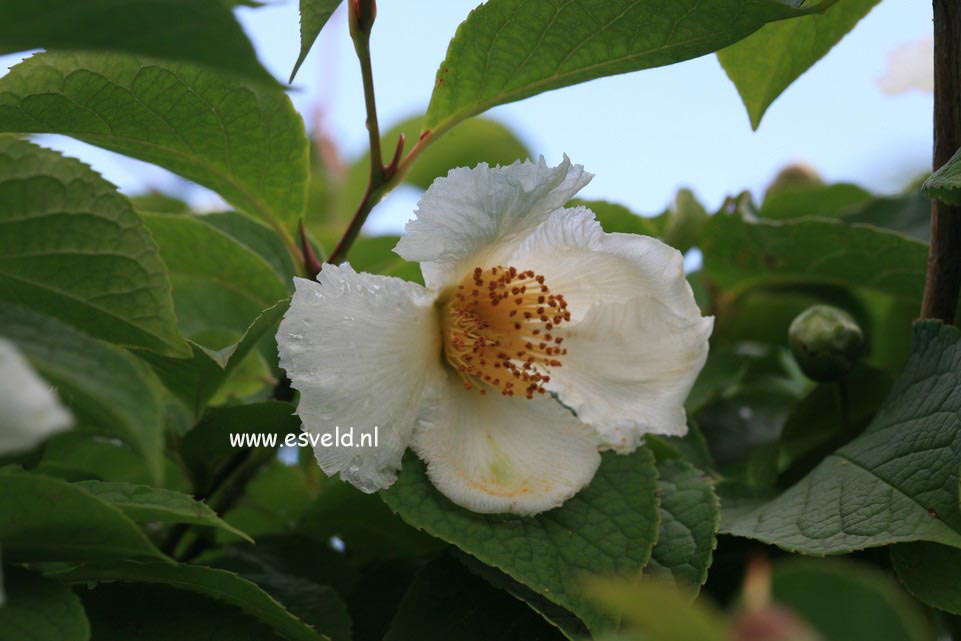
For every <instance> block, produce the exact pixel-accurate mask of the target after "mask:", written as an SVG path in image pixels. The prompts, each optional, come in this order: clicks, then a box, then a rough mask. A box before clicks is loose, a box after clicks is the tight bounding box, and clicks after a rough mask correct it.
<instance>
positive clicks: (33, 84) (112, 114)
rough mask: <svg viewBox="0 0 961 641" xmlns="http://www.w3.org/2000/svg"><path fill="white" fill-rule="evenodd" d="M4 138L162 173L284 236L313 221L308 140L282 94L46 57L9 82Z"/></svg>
mask: <svg viewBox="0 0 961 641" xmlns="http://www.w3.org/2000/svg"><path fill="white" fill-rule="evenodd" d="M0 130H2V131H9V132H16V133H55V134H65V135H68V136H72V137H74V138H77V139H79V140H82V141H84V142H88V143H90V144H93V145H97V146H100V147H103V148H105V149H109V150H111V151H116V152H119V153H122V154H126V155H128V156H133V157H134V158H138V159H140V160H145V161H147V162H152V163H155V164H157V165H160V166H161V167H164V168H165V169H169V170H170V171H173V172H174V173H178V174H180V175H182V176H184V177H185V178H189V179H190V180H193V181H195V182H197V183H199V184H201V185H204V186H205V187H209V188H210V189H213V190H214V191H216V192H218V193H219V194H220V195H221V196H223V197H224V198H225V199H227V200H228V201H229V202H231V203H232V204H234V205H235V206H236V207H238V208H239V209H242V210H244V211H246V212H247V213H249V214H251V215H254V216H257V217H260V218H262V219H264V220H266V221H268V222H270V223H271V224H273V225H275V226H277V227H280V226H281V223H285V224H287V225H288V226H290V225H293V224H294V223H295V222H296V221H297V220H298V219H299V218H300V216H301V215H302V214H303V210H304V204H305V202H306V185H307V162H308V161H307V147H308V142H307V136H306V134H305V133H304V123H303V120H301V118H300V116H298V115H297V113H296V112H295V111H294V108H293V106H292V105H291V103H290V99H289V98H288V97H287V96H286V95H284V93H283V92H282V91H280V90H279V89H276V88H264V87H261V86H252V85H249V84H246V83H243V82H240V81H236V80H231V79H228V78H225V77H223V76H222V75H219V74H216V73H212V72H208V71H204V70H203V69H200V68H196V67H191V66H188V65H177V64H171V63H164V62H160V61H157V60H154V59H139V58H133V57H130V56H123V55H111V54H74V53H42V54H38V55H35V56H33V57H32V58H30V59H28V60H25V61H24V62H21V63H20V64H19V65H17V66H15V67H13V68H12V69H11V70H10V72H9V73H8V74H7V75H6V76H4V77H3V78H2V79H0Z"/></svg>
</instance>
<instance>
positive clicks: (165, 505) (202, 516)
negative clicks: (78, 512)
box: [75, 481, 253, 543]
mask: <svg viewBox="0 0 961 641" xmlns="http://www.w3.org/2000/svg"><path fill="white" fill-rule="evenodd" d="M75 485H78V486H79V487H82V488H83V489H85V490H86V491H88V492H90V493H91V494H93V495H94V496H96V497H97V498H98V499H100V500H101V501H103V502H104V503H109V504H110V505H112V506H114V507H115V508H117V509H119V510H120V511H121V512H123V513H124V514H126V515H127V518H129V519H131V520H133V521H137V522H149V521H158V522H161V523H191V524H194V525H207V526H210V527H215V528H219V529H221V530H224V531H226V532H230V533H231V534H235V535H237V536H239V537H241V538H243V539H247V540H248V541H250V542H251V543H253V539H251V538H250V537H249V536H247V535H246V534H244V533H243V532H241V531H240V530H238V529H237V528H235V527H232V526H230V525H229V524H227V523H226V522H224V521H223V520H222V519H221V518H220V517H219V516H217V513H216V512H214V511H213V510H211V509H210V508H209V507H207V504H206V503H202V502H200V501H196V500H194V498H193V497H192V496H188V495H187V494H183V493H182V492H174V491H172V490H164V489H161V488H158V487H150V486H148V485H134V484H133V483H117V482H106V481H81V482H79V483H76V484H75Z"/></svg>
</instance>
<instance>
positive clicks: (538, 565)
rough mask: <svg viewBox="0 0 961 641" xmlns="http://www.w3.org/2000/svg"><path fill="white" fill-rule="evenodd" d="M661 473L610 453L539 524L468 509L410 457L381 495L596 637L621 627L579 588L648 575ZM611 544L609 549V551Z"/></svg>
mask: <svg viewBox="0 0 961 641" xmlns="http://www.w3.org/2000/svg"><path fill="white" fill-rule="evenodd" d="M656 477H657V474H656V470H655V468H654V461H653V457H652V456H651V453H650V452H649V451H648V450H647V449H645V448H641V449H639V450H637V451H636V452H635V453H634V454H631V455H629V456H618V455H616V454H613V453H610V452H609V453H606V454H605V455H604V456H603V460H602V463H601V467H600V468H599V470H598V471H597V474H596V475H595V476H594V479H593V480H592V481H591V484H590V485H589V486H588V487H586V488H584V489H583V490H581V491H580V492H579V493H578V494H576V495H575V496H574V497H573V498H571V499H569V500H568V501H567V502H566V503H565V504H564V505H563V506H561V507H559V508H557V509H554V510H550V511H548V512H545V513H543V514H540V515H538V516H536V517H532V518H517V517H511V516H508V515H490V514H478V513H475V512H470V511H468V510H465V509H463V508H460V507H458V506H456V505H454V504H453V503H451V502H450V501H449V500H448V499H447V498H446V497H444V496H443V495H442V494H441V493H440V492H439V491H438V490H437V489H435V488H434V486H433V485H432V484H431V482H430V481H429V480H428V478H427V475H426V471H425V466H424V464H423V463H422V462H421V461H420V460H419V459H417V458H415V457H412V456H408V457H406V459H405V462H404V467H403V470H402V471H401V474H400V476H399V478H398V479H397V482H396V483H394V485H393V486H392V487H390V488H389V489H387V490H385V491H383V492H382V493H381V496H382V497H383V499H384V501H386V502H387V505H389V506H390V508H391V509H392V510H394V511H395V512H396V513H397V514H399V515H400V516H401V517H402V518H403V519H404V520H405V521H407V522H408V523H410V524H411V525H413V526H414V527H416V528H419V529H423V530H424V531H425V532H427V533H428V534H430V535H432V536H435V537H437V538H440V539H442V540H444V541H447V542H449V543H453V544H454V545H456V546H457V547H459V548H460V549H461V550H463V551H464V552H467V553H468V554H470V555H472V556H474V557H476V558H477V559H479V560H480V561H482V562H483V563H486V564H487V565H491V566H494V567H496V568H498V569H500V570H502V571H503V572H505V573H506V574H508V575H509V576H511V577H512V578H513V579H515V580H516V581H518V582H520V583H522V584H523V585H525V586H527V587H528V588H530V589H532V590H534V591H535V592H537V593H538V594H542V595H543V596H544V597H546V598H547V599H550V600H551V601H553V602H554V603H556V604H558V605H560V606H562V607H564V608H566V609H568V610H570V611H571V612H573V613H574V614H576V615H577V616H578V617H579V618H580V619H581V620H582V621H584V623H585V624H586V625H587V627H588V629H590V630H591V632H592V633H595V634H596V633H597V632H599V631H601V630H604V629H609V628H610V627H611V626H612V625H614V624H615V623H616V620H612V619H611V618H610V617H608V616H606V615H604V614H602V613H600V612H598V611H597V610H596V609H594V607H593V606H591V605H590V604H589V603H588V602H587V601H586V600H585V599H584V597H583V596H582V595H581V594H580V592H579V591H578V589H577V586H576V583H575V582H576V581H577V580H578V579H579V576H580V575H581V574H584V573H594V574H597V573H620V574H626V575H633V576H634V577H638V578H639V576H640V572H641V569H642V568H643V567H644V565H646V563H647V561H648V560H649V559H650V555H651V549H652V548H653V546H654V540H655V539H656V538H657V526H658V514H657V501H656V499H655V496H654V494H655V486H656ZM601 543H603V545H601Z"/></svg>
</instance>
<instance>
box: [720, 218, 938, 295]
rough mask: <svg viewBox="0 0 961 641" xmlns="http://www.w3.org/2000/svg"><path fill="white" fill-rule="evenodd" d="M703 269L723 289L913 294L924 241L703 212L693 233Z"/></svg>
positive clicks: (837, 225) (858, 228)
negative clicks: (702, 225) (834, 288)
mask: <svg viewBox="0 0 961 641" xmlns="http://www.w3.org/2000/svg"><path fill="white" fill-rule="evenodd" d="M701 249H702V250H703V252H704V270H705V273H706V275H707V277H709V278H710V279H711V281H712V282H713V283H714V284H715V285H717V286H719V287H720V288H721V289H722V290H724V292H725V293H727V294H729V295H731V296H736V295H738V294H741V293H743V292H745V291H747V290H749V289H751V288H754V287H771V286H778V285H800V284H804V285H809V284H810V285H838V286H843V287H860V288H865V289H869V290H874V291H877V292H880V293H884V294H888V295H890V296H893V297H895V298H897V299H900V300H904V301H908V302H912V303H914V302H918V301H920V298H921V291H922V290H923V287H924V274H925V266H926V265H927V256H928V248H927V246H925V244H924V243H921V242H918V241H916V240H911V239H909V238H907V237H905V236H903V235H901V234H897V233H894V232H890V231H887V230H882V229H876V228H874V227H869V226H867V225H860V224H855V225H849V224H846V223H843V222H839V221H835V220H824V219H797V220H786V221H769V220H756V221H751V220H748V219H746V218H744V217H742V216H741V215H740V214H718V215H716V216H712V217H711V221H710V223H708V229H707V232H706V233H705V235H704V238H703V240H702V241H701Z"/></svg>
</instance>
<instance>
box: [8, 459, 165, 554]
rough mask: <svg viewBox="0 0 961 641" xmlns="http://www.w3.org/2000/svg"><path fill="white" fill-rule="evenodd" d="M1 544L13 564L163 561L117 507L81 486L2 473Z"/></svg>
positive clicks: (25, 473) (45, 478) (42, 478)
mask: <svg viewBox="0 0 961 641" xmlns="http://www.w3.org/2000/svg"><path fill="white" fill-rule="evenodd" d="M0 542H2V543H3V555H4V558H5V559H7V560H10V561H18V562H19V561H85V560H95V559H116V558H123V557H162V556H163V555H161V554H160V552H159V551H158V550H157V549H156V548H155V547H154V546H153V545H151V543H150V541H148V540H147V537H146V536H144V534H143V532H141V531H140V529H139V528H138V527H137V526H136V525H134V523H133V521H131V520H130V519H128V518H127V517H126V516H124V515H123V513H121V511H120V510H118V509H117V508H115V507H113V506H110V505H108V504H106V503H104V502H103V501H101V500H100V499H98V498H96V497H95V496H93V495H92V494H90V493H89V492H87V491H86V490H84V489H83V488H82V487H79V486H77V485H73V484H70V483H66V482H64V481H61V480H59V479H53V478H50V477H47V476H42V475H40V474H36V473H27V472H18V471H16V470H12V469H5V470H2V471H0Z"/></svg>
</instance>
